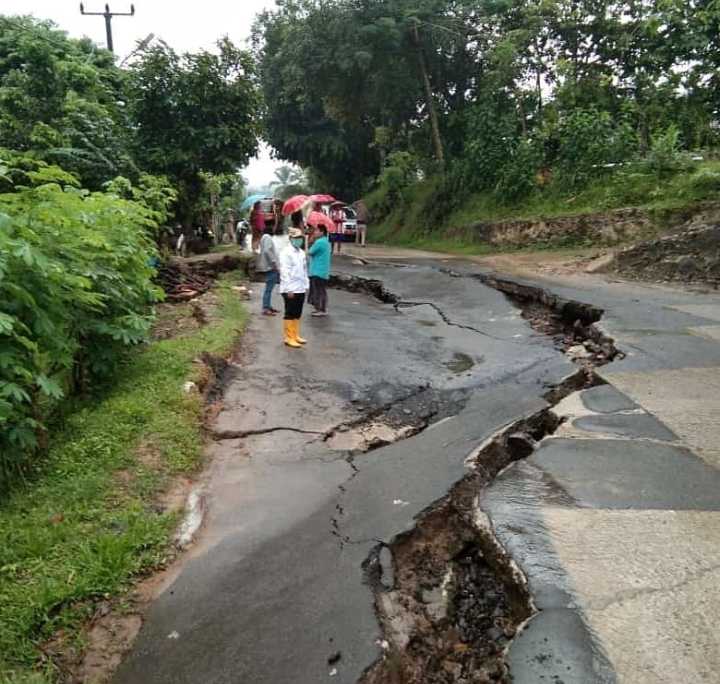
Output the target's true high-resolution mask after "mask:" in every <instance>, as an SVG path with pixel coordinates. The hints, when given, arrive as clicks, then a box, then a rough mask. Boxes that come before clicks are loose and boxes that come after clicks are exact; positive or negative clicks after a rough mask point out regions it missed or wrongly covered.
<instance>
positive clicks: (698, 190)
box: [689, 169, 720, 199]
mask: <svg viewBox="0 0 720 684" xmlns="http://www.w3.org/2000/svg"><path fill="white" fill-rule="evenodd" d="M689 184H690V187H691V188H692V191H693V193H694V194H695V195H696V196H697V197H698V198H700V199H705V198H709V197H712V196H714V195H717V194H718V193H720V172H719V171H714V170H713V169H699V170H698V171H696V172H695V173H694V174H693V175H692V176H690V179H689Z"/></svg>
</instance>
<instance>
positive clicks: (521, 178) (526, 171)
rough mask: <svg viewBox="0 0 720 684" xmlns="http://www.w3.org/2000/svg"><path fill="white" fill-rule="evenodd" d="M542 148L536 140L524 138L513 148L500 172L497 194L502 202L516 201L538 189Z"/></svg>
mask: <svg viewBox="0 0 720 684" xmlns="http://www.w3.org/2000/svg"><path fill="white" fill-rule="evenodd" d="M542 157H543V155H542V150H541V148H540V146H539V144H538V142H537V141H536V140H533V139H531V138H524V139H523V140H520V141H519V143H518V144H517V145H515V146H514V147H513V149H512V150H511V153H510V156H509V157H508V158H507V160H506V162H505V164H504V165H503V167H502V171H501V172H500V180H498V184H497V186H496V188H495V196H496V197H497V199H498V200H499V201H500V202H503V203H508V202H516V201H518V200H521V199H523V198H524V197H527V196H528V195H529V194H530V193H532V192H533V190H535V189H536V187H537V184H536V175H537V172H538V169H539V168H540V165H541V164H542Z"/></svg>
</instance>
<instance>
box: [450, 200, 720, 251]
mask: <svg viewBox="0 0 720 684" xmlns="http://www.w3.org/2000/svg"><path fill="white" fill-rule="evenodd" d="M718 220H720V203H718V202H705V203H700V204H696V205H694V206H691V207H683V208H680V209H667V210H663V211H657V210H654V211H649V210H646V209H640V208H629V209H617V210H614V211H607V212H598V213H592V214H579V215H574V216H560V217H556V218H543V217H538V218H533V219H512V220H506V221H478V222H475V223H471V224H468V225H465V226H462V227H457V228H448V229H447V230H445V231H444V235H445V237H447V238H449V239H458V240H462V241H463V242H470V243H478V244H486V245H488V244H489V245H491V246H493V247H497V248H509V249H512V248H517V247H530V246H532V245H538V246H563V245H581V244H587V245H597V246H614V245H621V244H627V243H629V242H634V241H637V240H643V239H648V238H651V237H656V236H657V235H659V234H665V233H668V232H674V231H677V230H679V229H680V228H681V227H682V226H683V225H684V224H687V223H688V222H693V223H695V224H698V223H711V222H713V221H718Z"/></svg>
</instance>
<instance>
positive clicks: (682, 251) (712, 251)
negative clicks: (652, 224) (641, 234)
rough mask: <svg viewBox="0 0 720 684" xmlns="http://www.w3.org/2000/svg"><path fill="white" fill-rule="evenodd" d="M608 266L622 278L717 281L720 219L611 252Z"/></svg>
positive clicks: (716, 284) (719, 266)
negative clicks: (613, 253) (611, 261)
mask: <svg viewBox="0 0 720 684" xmlns="http://www.w3.org/2000/svg"><path fill="white" fill-rule="evenodd" d="M611 270H613V271H614V272H616V273H618V274H619V275H621V276H623V277H625V278H632V279H634V280H651V281H660V282H682V283H709V284H711V285H713V286H714V287H716V288H717V287H718V285H719V284H720V223H717V222H716V223H713V224H705V225H703V224H700V225H695V226H693V227H688V229H687V230H684V231H682V232H680V233H676V234H674V235H666V236H664V237H661V238H658V239H656V240H649V241H646V242H641V243H640V244H638V245H635V246H633V247H630V248H628V249H624V250H622V251H621V252H618V254H616V255H615V259H614V261H613V263H612V265H611Z"/></svg>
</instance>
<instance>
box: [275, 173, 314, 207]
mask: <svg viewBox="0 0 720 684" xmlns="http://www.w3.org/2000/svg"><path fill="white" fill-rule="evenodd" d="M270 187H271V188H273V194H274V196H275V197H277V198H278V199H281V200H285V199H289V198H290V197H292V196H293V195H309V194H311V190H310V183H309V182H308V179H307V177H306V175H305V172H304V171H303V170H302V169H298V168H293V167H292V166H287V165H283V166H281V167H279V168H278V169H275V180H274V181H272V182H271V183H270Z"/></svg>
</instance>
